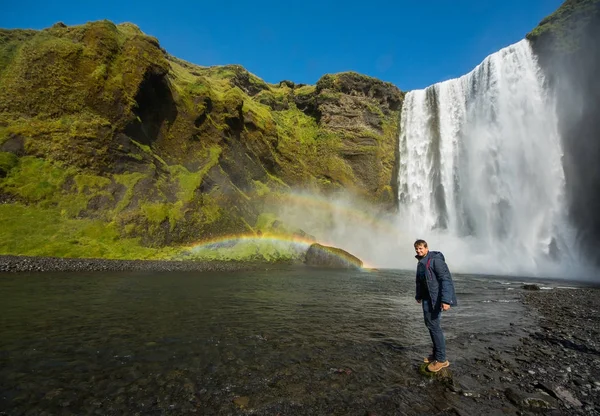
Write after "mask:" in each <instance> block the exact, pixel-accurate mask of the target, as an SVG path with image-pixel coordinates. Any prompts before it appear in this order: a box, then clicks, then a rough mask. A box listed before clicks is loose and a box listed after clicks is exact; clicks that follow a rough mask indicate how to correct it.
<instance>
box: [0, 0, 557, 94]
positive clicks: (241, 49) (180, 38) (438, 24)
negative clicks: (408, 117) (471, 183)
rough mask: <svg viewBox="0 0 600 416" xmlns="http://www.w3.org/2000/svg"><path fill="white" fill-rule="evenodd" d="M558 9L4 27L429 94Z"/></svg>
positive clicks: (88, 10)
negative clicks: (102, 33) (133, 37)
mask: <svg viewBox="0 0 600 416" xmlns="http://www.w3.org/2000/svg"><path fill="white" fill-rule="evenodd" d="M561 3H562V0H429V1H427V0H421V1H418V0H412V1H409V0H396V1H383V0H370V1H356V0H347V1H335V2H334V1H326V0H303V1H301V2H296V1H291V2H290V1H268V0H255V1H251V2H250V1H234V0H221V1H216V0H215V1H210V2H207V1H196V2H181V1H177V0H171V1H164V0H163V1H154V0H148V1H143V2H142V1H131V2H128V1H114V0H106V1H93V2H84V1H81V0H78V1H52V2H51V1H48V0H43V1H38V0H32V1H20V2H15V1H9V0H0V9H1V10H2V13H1V14H0V27H2V28H30V29H42V28H45V27H49V26H51V25H52V24H53V23H55V22H58V21H62V22H64V23H66V24H67V25H75V24H81V23H85V22H88V21H93V20H101V19H109V20H111V21H113V22H115V23H121V22H133V23H135V24H137V25H138V26H139V27H140V28H141V29H142V30H143V31H144V32H145V33H147V34H149V35H152V36H155V37H157V38H158V39H159V41H160V43H161V45H162V46H163V47H164V48H165V49H166V50H167V51H168V52H169V53H171V54H172V55H175V56H177V57H179V58H182V59H185V60H187V61H190V62H193V63H196V64H199V65H221V64H232V63H235V64H241V65H243V66H244V67H246V68H247V69H248V70H249V71H250V72H252V73H254V74H256V75H257V76H259V77H260V78H262V79H264V80H265V81H267V82H271V83H276V82H279V81H280V80H283V79H289V80H292V81H294V82H297V83H307V84H314V83H316V81H317V80H318V79H319V78H320V77H321V76H322V75H323V74H325V73H335V72H342V71H356V72H360V73H363V74H367V75H370V76H374V77H377V78H380V79H383V80H384V81H389V82H392V83H394V84H396V85H397V86H398V87H400V88H401V89H403V90H412V89H417V88H424V87H426V86H428V85H431V84H433V83H435V82H439V81H443V80H446V79H449V78H455V77H458V76H461V75H463V74H465V73H467V72H469V71H470V70H471V69H473V68H474V67H475V66H476V65H477V64H478V63H480V62H481V61H482V60H483V59H484V58H485V57H486V56H487V55H489V54H491V53H493V52H495V51H497V50H499V49H501V48H502V47H505V46H508V45H510V44H512V43H515V42H518V41H519V40H520V39H522V38H523V37H524V36H525V34H526V33H527V32H529V31H530V30H531V29H533V28H534V27H535V26H536V25H537V24H538V23H539V21H540V20H541V19H542V18H544V17H545V16H547V15H548V14H550V13H552V12H553V11H554V10H556V9H557V8H558V7H559V6H560V4H561Z"/></svg>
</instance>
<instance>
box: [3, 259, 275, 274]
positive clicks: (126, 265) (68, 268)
mask: <svg viewBox="0 0 600 416" xmlns="http://www.w3.org/2000/svg"><path fill="white" fill-rule="evenodd" d="M268 266H272V265H266V264H261V263H250V262H218V261H166V260H107V259H74V258H59V257H28V256H0V273H1V272H92V271H111V272H118V271H158V272H172V271H236V270H252V269H258V268H262V267H268Z"/></svg>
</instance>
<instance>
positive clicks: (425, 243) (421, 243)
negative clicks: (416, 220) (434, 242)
mask: <svg viewBox="0 0 600 416" xmlns="http://www.w3.org/2000/svg"><path fill="white" fill-rule="evenodd" d="M419 246H423V247H425V248H427V241H425V240H417V241H415V247H419Z"/></svg>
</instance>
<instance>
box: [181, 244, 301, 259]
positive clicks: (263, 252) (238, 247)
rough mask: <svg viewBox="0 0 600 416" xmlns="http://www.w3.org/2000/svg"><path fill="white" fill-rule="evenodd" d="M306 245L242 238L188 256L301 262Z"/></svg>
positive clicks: (205, 248)
mask: <svg viewBox="0 0 600 416" xmlns="http://www.w3.org/2000/svg"><path fill="white" fill-rule="evenodd" d="M305 251H306V247H304V246H301V247H298V246H297V245H294V244H293V243H289V242H286V241H277V240H261V239H255V240H252V239H250V240H246V239H241V240H240V241H238V242H237V243H236V244H235V245H233V246H230V247H219V246H218V245H212V246H208V247H201V248H198V249H195V250H192V251H191V252H189V253H188V254H187V256H186V257H187V258H190V259H193V260H200V261H215V260H217V261H244V262H247V261H260V262H269V263H280V262H285V263H288V262H299V261H301V259H302V258H303V256H304V253H305Z"/></svg>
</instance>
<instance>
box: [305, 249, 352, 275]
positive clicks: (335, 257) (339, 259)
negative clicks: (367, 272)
mask: <svg viewBox="0 0 600 416" xmlns="http://www.w3.org/2000/svg"><path fill="white" fill-rule="evenodd" d="M304 263H305V264H306V265H308V266H314V267H325V268H335V269H360V268H362V266H363V262H362V260H360V259H359V258H358V257H355V256H353V255H352V254H350V253H348V252H347V251H344V250H342V249H341V248H336V247H328V246H324V245H321V244H318V243H315V244H312V245H311V246H310V247H309V248H308V251H307V252H306V258H305V260H304Z"/></svg>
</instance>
